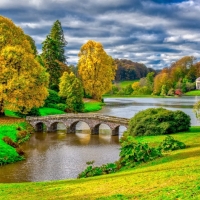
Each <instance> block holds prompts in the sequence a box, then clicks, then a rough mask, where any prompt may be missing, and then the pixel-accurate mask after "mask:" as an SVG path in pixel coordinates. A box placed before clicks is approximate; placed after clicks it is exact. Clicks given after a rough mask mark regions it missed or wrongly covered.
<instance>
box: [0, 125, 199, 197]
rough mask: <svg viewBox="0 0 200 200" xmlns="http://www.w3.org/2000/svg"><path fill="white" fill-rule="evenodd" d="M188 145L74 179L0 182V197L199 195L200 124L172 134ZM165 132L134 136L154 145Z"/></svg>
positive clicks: (162, 137)
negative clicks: (126, 167)
mask: <svg viewBox="0 0 200 200" xmlns="http://www.w3.org/2000/svg"><path fill="white" fill-rule="evenodd" d="M173 137H174V138H175V139H178V140H180V141H182V142H185V143H186V145H187V146H188V148H186V149H184V150H177V151H173V152H168V153H166V155H165V156H164V157H161V158H159V159H157V160H154V161H152V162H149V163H145V164H142V165H140V166H137V167H136V168H133V169H130V170H126V171H121V172H118V173H115V174H110V175H104V176H99V177H92V178H87V179H78V180H64V181H52V182H36V183H20V184H17V183H14V184H0V199H6V200H10V199H15V200H21V199H26V200H29V199H31V200H32V199H43V200H45V199H69V200H70V199H77V200H78V199H100V200H103V199H113V200H116V199H121V200H126V199H139V200H146V199H148V200H151V199H152V200H171V199H174V200H175V199H180V200H182V199H185V200H190V199H196V200H197V199H200V176H199V174H200V127H192V128H191V131H190V132H187V133H177V134H173ZM164 138H165V136H148V137H147V136H146V137H138V138H137V140H138V141H140V142H147V143H149V144H150V145H152V146H154V145H157V144H158V143H159V142H160V141H162V140H163V139H164Z"/></svg>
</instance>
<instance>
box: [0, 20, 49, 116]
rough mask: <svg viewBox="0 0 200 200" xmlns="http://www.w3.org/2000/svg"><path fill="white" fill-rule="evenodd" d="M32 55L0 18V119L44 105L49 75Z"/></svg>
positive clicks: (11, 26) (21, 35)
mask: <svg viewBox="0 0 200 200" xmlns="http://www.w3.org/2000/svg"><path fill="white" fill-rule="evenodd" d="M34 53H35V52H34V50H33V49H32V48H31V44H30V42H29V41H28V39H27V36H26V35H25V34H24V32H23V31H22V29H20V28H19V27H17V26H15V24H14V23H13V22H12V21H11V20H10V19H8V18H5V17H2V16H0V72H1V73H0V115H3V114H4V111H5V109H9V110H12V111H15V112H21V113H27V112H28V111H30V110H31V109H32V108H33V107H40V106H42V105H43V104H44V100H45V99H46V97H47V96H48V91H47V86H48V81H49V75H48V74H47V73H46V71H45V69H44V68H43V67H42V66H41V65H40V64H39V63H38V62H37V61H36V59H35V54H34Z"/></svg>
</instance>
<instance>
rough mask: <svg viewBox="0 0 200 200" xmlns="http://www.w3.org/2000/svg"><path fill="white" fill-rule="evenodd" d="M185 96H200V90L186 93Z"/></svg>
mask: <svg viewBox="0 0 200 200" xmlns="http://www.w3.org/2000/svg"><path fill="white" fill-rule="evenodd" d="M184 95H186V96H200V90H193V91H189V92H186V93H185V94H184Z"/></svg>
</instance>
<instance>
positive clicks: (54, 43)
mask: <svg viewBox="0 0 200 200" xmlns="http://www.w3.org/2000/svg"><path fill="white" fill-rule="evenodd" d="M42 44H43V46H42V51H43V52H42V58H43V60H44V64H45V67H46V68H47V71H48V72H49V74H50V86H53V85H58V84H59V78H60V77H61V75H62V69H61V66H60V64H59V62H61V63H64V64H65V63H66V56H65V47H66V45H67V41H66V40H65V37H64V33H63V29H62V26H61V22H60V21H59V20H57V21H55V22H54V24H53V26H52V28H51V31H50V34H49V35H47V37H46V40H45V41H44V42H43V43H42Z"/></svg>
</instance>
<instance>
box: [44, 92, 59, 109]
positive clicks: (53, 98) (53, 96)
mask: <svg viewBox="0 0 200 200" xmlns="http://www.w3.org/2000/svg"><path fill="white" fill-rule="evenodd" d="M48 92H49V96H48V97H47V99H46V100H45V105H44V107H49V104H57V103H60V97H59V96H58V93H57V92H56V91H54V90H48Z"/></svg>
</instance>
